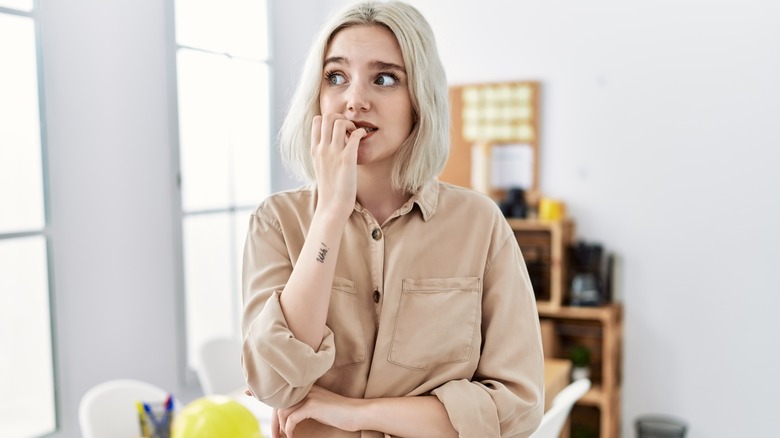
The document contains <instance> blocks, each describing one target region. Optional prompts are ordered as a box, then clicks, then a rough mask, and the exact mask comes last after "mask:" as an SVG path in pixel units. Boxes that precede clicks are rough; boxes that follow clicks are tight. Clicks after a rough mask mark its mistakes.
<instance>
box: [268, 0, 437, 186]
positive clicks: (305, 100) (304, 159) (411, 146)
mask: <svg viewBox="0 0 780 438" xmlns="http://www.w3.org/2000/svg"><path fill="white" fill-rule="evenodd" d="M353 26H381V27H384V28H386V29H389V30H390V31H391V32H392V33H393V35H395V38H396V40H398V44H399V46H400V47H401V54H402V56H403V60H404V64H405V67H406V74H407V78H408V91H409V97H410V100H411V102H412V108H413V111H414V114H413V120H414V126H413V127H412V132H411V133H410V134H409V137H407V139H406V140H405V141H404V142H403V144H402V145H401V147H400V148H399V149H398V151H397V153H396V155H395V158H394V162H393V172H392V181H391V182H392V185H393V187H394V188H395V189H397V190H404V191H405V192H408V193H415V192H417V191H418V190H419V189H420V188H421V187H422V185H423V184H425V183H426V182H427V181H428V180H431V179H433V178H435V177H436V176H438V174H439V173H440V172H441V170H442V169H443V168H444V164H445V163H446V162H447V157H448V156H449V150H450V139H449V135H450V132H449V128H450V115H449V102H448V95H447V92H448V90H447V78H446V75H445V73H444V67H443V66H442V64H441V60H440V59H439V54H438V51H437V49H436V41H435V39H434V36H433V31H432V30H431V27H430V25H429V24H428V22H427V21H426V20H425V18H424V17H423V16H422V14H420V12H419V11H418V10H417V9H416V8H414V7H413V6H411V5H408V4H406V3H402V2H399V1H388V2H374V1H370V2H364V3H358V4H354V5H351V6H349V7H347V8H346V9H344V10H343V11H341V12H340V13H338V14H336V15H335V16H333V17H332V18H331V19H330V20H328V22H327V23H326V24H325V25H324V27H323V28H322V30H321V31H320V33H319V35H318V36H317V38H316V39H315V40H314V43H313V45H312V47H311V50H310V51H309V55H308V58H307V59H306V63H305V64H304V68H303V71H302V73H301V78H300V82H299V84H298V87H297V89H296V91H295V94H294V95H293V98H292V101H291V102H290V107H289V111H288V113H287V117H286V118H285V120H284V123H283V125H282V128H281V131H280V138H279V143H280V149H281V154H282V159H283V160H284V163H285V165H286V166H287V168H288V169H289V170H290V171H292V172H293V173H294V174H296V175H297V176H298V177H301V178H302V179H308V180H310V181H314V180H315V175H314V165H313V163H312V159H311V152H310V151H311V126H312V121H313V119H314V116H316V115H319V114H320V99H319V97H320V88H321V86H322V80H323V62H324V61H325V53H326V50H327V49H328V45H329V44H330V41H331V40H332V39H333V37H334V36H335V35H336V34H337V33H338V32H340V31H342V30H344V29H347V28H349V27H353Z"/></svg>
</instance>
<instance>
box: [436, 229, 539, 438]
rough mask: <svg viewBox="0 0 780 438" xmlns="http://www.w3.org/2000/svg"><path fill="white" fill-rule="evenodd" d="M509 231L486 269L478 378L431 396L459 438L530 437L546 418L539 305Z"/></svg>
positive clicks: (442, 388) (452, 384) (449, 384)
mask: <svg viewBox="0 0 780 438" xmlns="http://www.w3.org/2000/svg"><path fill="white" fill-rule="evenodd" d="M506 229H507V230H508V226H507V227H506ZM508 231H509V233H510V234H509V235H508V237H505V238H502V239H501V240H500V241H499V245H498V247H497V248H498V249H497V252H496V255H495V257H493V258H492V259H490V260H489V261H488V264H487V266H486V270H485V277H484V286H483V296H482V345H481V355H480V361H479V365H478V367H477V370H476V373H475V375H474V378H473V379H471V381H469V380H452V381H449V382H447V383H445V384H444V385H441V386H440V387H438V388H436V389H434V390H433V391H432V394H433V395H435V396H436V397H438V399H439V400H440V401H441V402H442V403H443V404H444V406H445V408H446V410H447V413H448V415H449V417H450V421H451V422H452V424H453V426H454V427H455V429H456V430H457V431H458V433H459V435H460V436H461V437H498V436H501V437H527V436H530V435H531V434H532V433H533V431H534V430H536V428H537V427H538V426H539V423H540V422H541V419H542V415H543V413H544V394H543V392H544V358H543V353H542V344H541V335H540V330H539V317H538V313H537V310H536V301H535V298H534V294H533V290H532V288H531V283H530V280H529V277H528V272H527V270H526V267H525V263H524V261H523V258H522V255H521V253H520V248H519V247H518V245H517V241H516V240H515V239H514V235H513V234H511V230H508ZM502 235H503V236H507V234H505V233H503V232H502Z"/></svg>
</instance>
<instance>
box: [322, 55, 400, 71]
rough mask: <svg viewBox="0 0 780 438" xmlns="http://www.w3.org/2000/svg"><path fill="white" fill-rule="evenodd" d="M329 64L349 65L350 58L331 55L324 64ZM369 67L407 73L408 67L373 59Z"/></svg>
mask: <svg viewBox="0 0 780 438" xmlns="http://www.w3.org/2000/svg"><path fill="white" fill-rule="evenodd" d="M328 64H345V65H349V60H348V59H347V58H345V57H343V56H331V57H330V58H327V59H325V62H324V63H323V64H322V65H323V67H325V66H327V65H328ZM368 65H369V67H371V68H372V69H374V70H397V71H400V72H402V73H404V74H405V73H406V69H405V68H403V67H401V66H400V65H398V64H395V63H392V62H384V61H371V62H369V63H368Z"/></svg>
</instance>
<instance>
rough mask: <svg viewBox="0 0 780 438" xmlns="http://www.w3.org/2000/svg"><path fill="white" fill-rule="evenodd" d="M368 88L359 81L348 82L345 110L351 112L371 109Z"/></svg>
mask: <svg viewBox="0 0 780 438" xmlns="http://www.w3.org/2000/svg"><path fill="white" fill-rule="evenodd" d="M368 92H369V91H368V90H367V89H366V87H365V86H364V85H361V84H360V83H354V82H353V83H352V84H350V87H349V90H347V96H346V98H347V110H348V111H352V112H360V111H368V110H370V109H371V104H370V103H369V96H368Z"/></svg>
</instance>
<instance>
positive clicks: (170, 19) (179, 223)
mask: <svg viewBox="0 0 780 438" xmlns="http://www.w3.org/2000/svg"><path fill="white" fill-rule="evenodd" d="M36 1H38V0H36ZM263 1H264V3H265V11H266V23H265V25H266V42H267V44H268V47H267V52H266V58H265V59H264V60H257V59H251V58H246V57H243V56H231V55H229V54H227V53H221V52H217V51H213V50H208V49H201V48H197V47H192V46H188V45H183V44H179V43H178V41H177V39H176V0H168V1H166V2H165V16H166V21H167V24H168V25H167V26H166V40H167V44H166V45H167V50H166V52H167V53H166V57H167V62H168V102H169V111H168V114H169V143H170V148H171V176H172V181H173V183H172V184H171V188H172V191H173V193H172V199H173V200H174V203H173V205H172V208H171V210H172V211H171V213H172V223H173V233H172V235H173V240H174V241H173V248H174V251H175V256H176V257H175V266H174V268H175V269H176V275H175V282H176V284H175V288H176V321H177V322H176V325H177V331H178V333H179V336H178V338H179V339H178V342H177V362H178V370H179V372H178V373H177V374H178V375H179V381H180V383H181V384H182V385H183V386H184V387H187V388H192V387H194V386H197V385H198V384H199V383H198V378H197V374H196V372H195V370H194V368H193V367H192V364H191V363H190V362H189V357H190V355H191V354H190V353H191V352H190V351H189V347H188V345H189V336H190V335H189V333H188V331H187V325H188V321H187V284H186V283H187V282H186V275H187V272H186V265H185V241H184V222H185V219H186V218H187V217H190V216H198V215H209V214H220V213H222V214H228V215H230V216H232V215H235V214H236V213H239V212H243V211H247V212H251V211H252V210H254V209H255V208H256V207H257V205H251V206H250V205H235V204H231V205H230V206H229V207H227V208H209V209H203V210H195V211H184V208H183V203H182V202H183V197H182V176H181V171H182V170H181V149H182V144H181V133H180V129H179V127H180V111H179V83H178V78H179V65H178V54H179V50H181V49H185V50H193V51H197V52H200V53H207V54H213V55H223V56H227V57H229V58H236V59H245V60H246V59H248V60H250V61H253V62H260V63H262V64H265V66H266V69H267V85H268V90H267V97H268V102H267V110H268V114H267V116H268V120H267V126H268V133H267V138H266V140H267V142H268V143H267V144H268V150H267V156H266V157H265V158H266V159H267V162H266V163H267V172H268V174H269V191H272V189H273V173H272V170H273V165H272V164H273V163H272V150H273V139H274V135H273V134H272V132H273V130H274V128H273V126H274V116H273V110H272V108H273V101H274V92H273V85H272V84H273V68H272V67H273V50H272V48H273V44H272V38H271V36H272V32H271V29H272V24H271V19H270V17H271V12H272V9H273V8H272V5H271V1H270V0H263ZM248 216H249V213H247V218H248ZM231 222H234V218H233V217H231ZM229 244H230V245H231V246H232V245H233V242H232V241H231V242H229ZM234 253H235V251H233V252H232V253H231V255H232V254H234ZM240 263H241V260H232V261H231V264H232V265H233V267H235V266H236V265H235V264H238V265H237V266H238V267H240ZM237 280H238V279H237V278H234V283H235V284H233V285H232V286H233V288H234V289H236V293H237V294H236V295H235V299H236V300H238V299H239V295H238V293H239V292H240V286H241V285H240V282H239V281H237ZM236 304H238V303H236ZM233 307H236V306H233ZM233 317H234V318H236V319H237V322H238V323H240V315H233ZM235 329H236V331H237V334H240V326H238V325H237V326H236V327H235Z"/></svg>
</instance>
